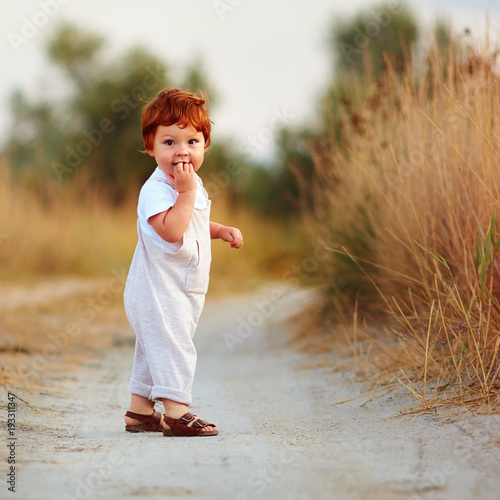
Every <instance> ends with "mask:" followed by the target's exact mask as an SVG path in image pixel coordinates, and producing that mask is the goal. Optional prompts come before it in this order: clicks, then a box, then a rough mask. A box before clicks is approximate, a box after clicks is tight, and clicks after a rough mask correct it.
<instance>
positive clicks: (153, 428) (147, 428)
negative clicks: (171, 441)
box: [125, 410, 168, 435]
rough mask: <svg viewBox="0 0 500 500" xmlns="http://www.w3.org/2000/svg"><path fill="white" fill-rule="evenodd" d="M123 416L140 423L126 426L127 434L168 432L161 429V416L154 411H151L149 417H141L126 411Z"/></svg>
mask: <svg viewBox="0 0 500 500" xmlns="http://www.w3.org/2000/svg"><path fill="white" fill-rule="evenodd" d="M125 416H126V417H130V418H134V419H135V420H139V421H140V422H141V423H140V424H126V425H125V430H126V431H127V432H161V431H165V432H168V430H167V429H164V428H163V424H162V417H163V415H162V414H161V413H159V412H157V411H155V410H153V413H151V415H142V414H140V413H134V412H132V411H128V412H127V413H125ZM167 435H168V434H167Z"/></svg>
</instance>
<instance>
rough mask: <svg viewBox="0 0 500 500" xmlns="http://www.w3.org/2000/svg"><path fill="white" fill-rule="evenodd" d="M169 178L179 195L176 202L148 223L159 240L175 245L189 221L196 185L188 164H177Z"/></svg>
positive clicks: (191, 167) (192, 171)
mask: <svg viewBox="0 0 500 500" xmlns="http://www.w3.org/2000/svg"><path fill="white" fill-rule="evenodd" d="M170 177H171V181H172V183H173V185H174V186H175V189H176V190H177V192H178V193H179V196H178V197H177V201H176V202H175V205H174V206H173V207H172V208H170V209H169V210H166V211H165V212H160V213H159V214H156V215H153V216H152V217H150V218H149V223H150V224H151V226H153V229H154V230H155V231H156V232H157V233H158V235H159V236H160V237H161V238H163V239H164V240H165V241H167V242H168V243H175V242H176V241H179V240H180V239H181V238H182V236H183V234H184V233H185V232H186V229H187V227H188V225H189V221H190V220H191V215H192V213H193V207H194V202H195V199H196V187H197V184H196V177H195V174H194V170H193V165H191V164H188V163H184V164H177V165H176V166H175V170H174V175H173V176H170Z"/></svg>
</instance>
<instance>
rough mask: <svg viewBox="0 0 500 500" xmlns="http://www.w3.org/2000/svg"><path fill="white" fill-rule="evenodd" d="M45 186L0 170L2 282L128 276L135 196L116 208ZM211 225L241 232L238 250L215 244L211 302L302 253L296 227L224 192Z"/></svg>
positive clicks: (91, 195) (85, 193)
mask: <svg viewBox="0 0 500 500" xmlns="http://www.w3.org/2000/svg"><path fill="white" fill-rule="evenodd" d="M49 181H50V180H49ZM49 181H47V184H45V185H44V187H43V189H42V190H40V189H39V186H37V183H39V182H42V181H41V180H37V181H34V180H33V179H31V180H29V181H26V179H25V180H22V181H19V180H16V181H14V180H12V178H11V175H10V169H9V168H8V167H7V166H6V165H0V280H8V281H13V280H14V281H21V282H32V281H33V280H36V279H44V278H46V277H48V276H67V275H75V276H92V277H100V276H101V277H102V276H104V277H106V276H109V275H110V273H111V272H112V271H113V270H119V271H122V270H123V269H128V266H129V265H130V262H131V259H132V255H133V252H134V249H135V245H136V242H137V229H136V221H137V213H136V209H137V196H138V189H131V193H130V195H129V197H128V199H127V200H125V201H124V202H123V203H122V204H121V205H119V206H116V205H114V204H113V203H111V201H110V200H109V197H108V196H107V195H106V193H105V191H101V192H97V191H96V190H95V188H91V187H90V186H91V185H90V183H86V182H85V181H82V180H80V181H79V182H78V183H74V184H72V185H68V186H66V187H65V188H62V187H61V186H60V185H58V184H50V182H49ZM212 220H216V221H218V222H221V223H223V224H226V225H231V226H237V227H240V228H241V230H242V232H243V234H244V240H245V244H244V246H243V248H242V249H241V250H234V249H231V248H229V245H227V244H224V243H222V242H218V241H214V242H213V245H212V250H213V260H212V270H211V285H210V294H212V295H221V294H225V293H234V292H235V291H238V292H241V291H246V290H248V289H251V288H252V287H253V286H256V285H258V284H260V283H262V282H263V281H266V280H268V279H270V278H271V279H272V278H276V277H279V276H280V275H281V274H282V273H283V270H285V269H286V268H287V267H290V266H291V264H292V263H293V262H294V260H296V259H297V255H299V254H300V252H301V251H302V250H301V243H302V241H301V235H300V234H299V233H298V231H297V228H296V227H293V228H292V227H287V225H286V224H278V223H277V222H276V221H274V222H273V221H266V220H265V219H262V218H261V217H257V216H256V215H254V214H252V213H251V212H249V211H248V210H246V209H245V208H244V207H234V206H230V204H229V202H228V201H227V197H226V196H225V195H224V193H221V194H219V195H218V196H217V197H216V198H215V199H213V204H212ZM295 226H297V225H295Z"/></svg>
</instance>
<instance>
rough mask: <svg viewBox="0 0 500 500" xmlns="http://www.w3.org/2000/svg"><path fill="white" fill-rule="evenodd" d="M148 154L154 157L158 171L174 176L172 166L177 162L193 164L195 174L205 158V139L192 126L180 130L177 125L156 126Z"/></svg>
mask: <svg viewBox="0 0 500 500" xmlns="http://www.w3.org/2000/svg"><path fill="white" fill-rule="evenodd" d="M148 153H149V154H150V155H151V156H154V158H155V159H156V161H157V163H158V166H159V167H160V169H161V170H162V171H163V172H164V173H165V174H166V175H170V176H173V175H174V165H176V164H177V163H179V162H187V163H192V164H193V169H194V171H195V172H196V171H197V170H198V169H199V168H200V167H201V164H202V163H203V158H204V156H205V139H204V137H203V133H202V132H197V131H196V130H195V129H194V127H193V126H192V125H188V126H187V127H184V128H181V127H179V125H177V124H174V125H169V126H165V125H158V128H157V129H156V134H155V138H154V141H153V149H149V150H148Z"/></svg>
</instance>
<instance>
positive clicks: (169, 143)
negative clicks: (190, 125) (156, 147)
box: [165, 139, 174, 146]
mask: <svg viewBox="0 0 500 500" xmlns="http://www.w3.org/2000/svg"><path fill="white" fill-rule="evenodd" d="M165 144H166V145H167V146H173V145H174V141H173V140H172V139H167V140H166V141H165Z"/></svg>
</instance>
